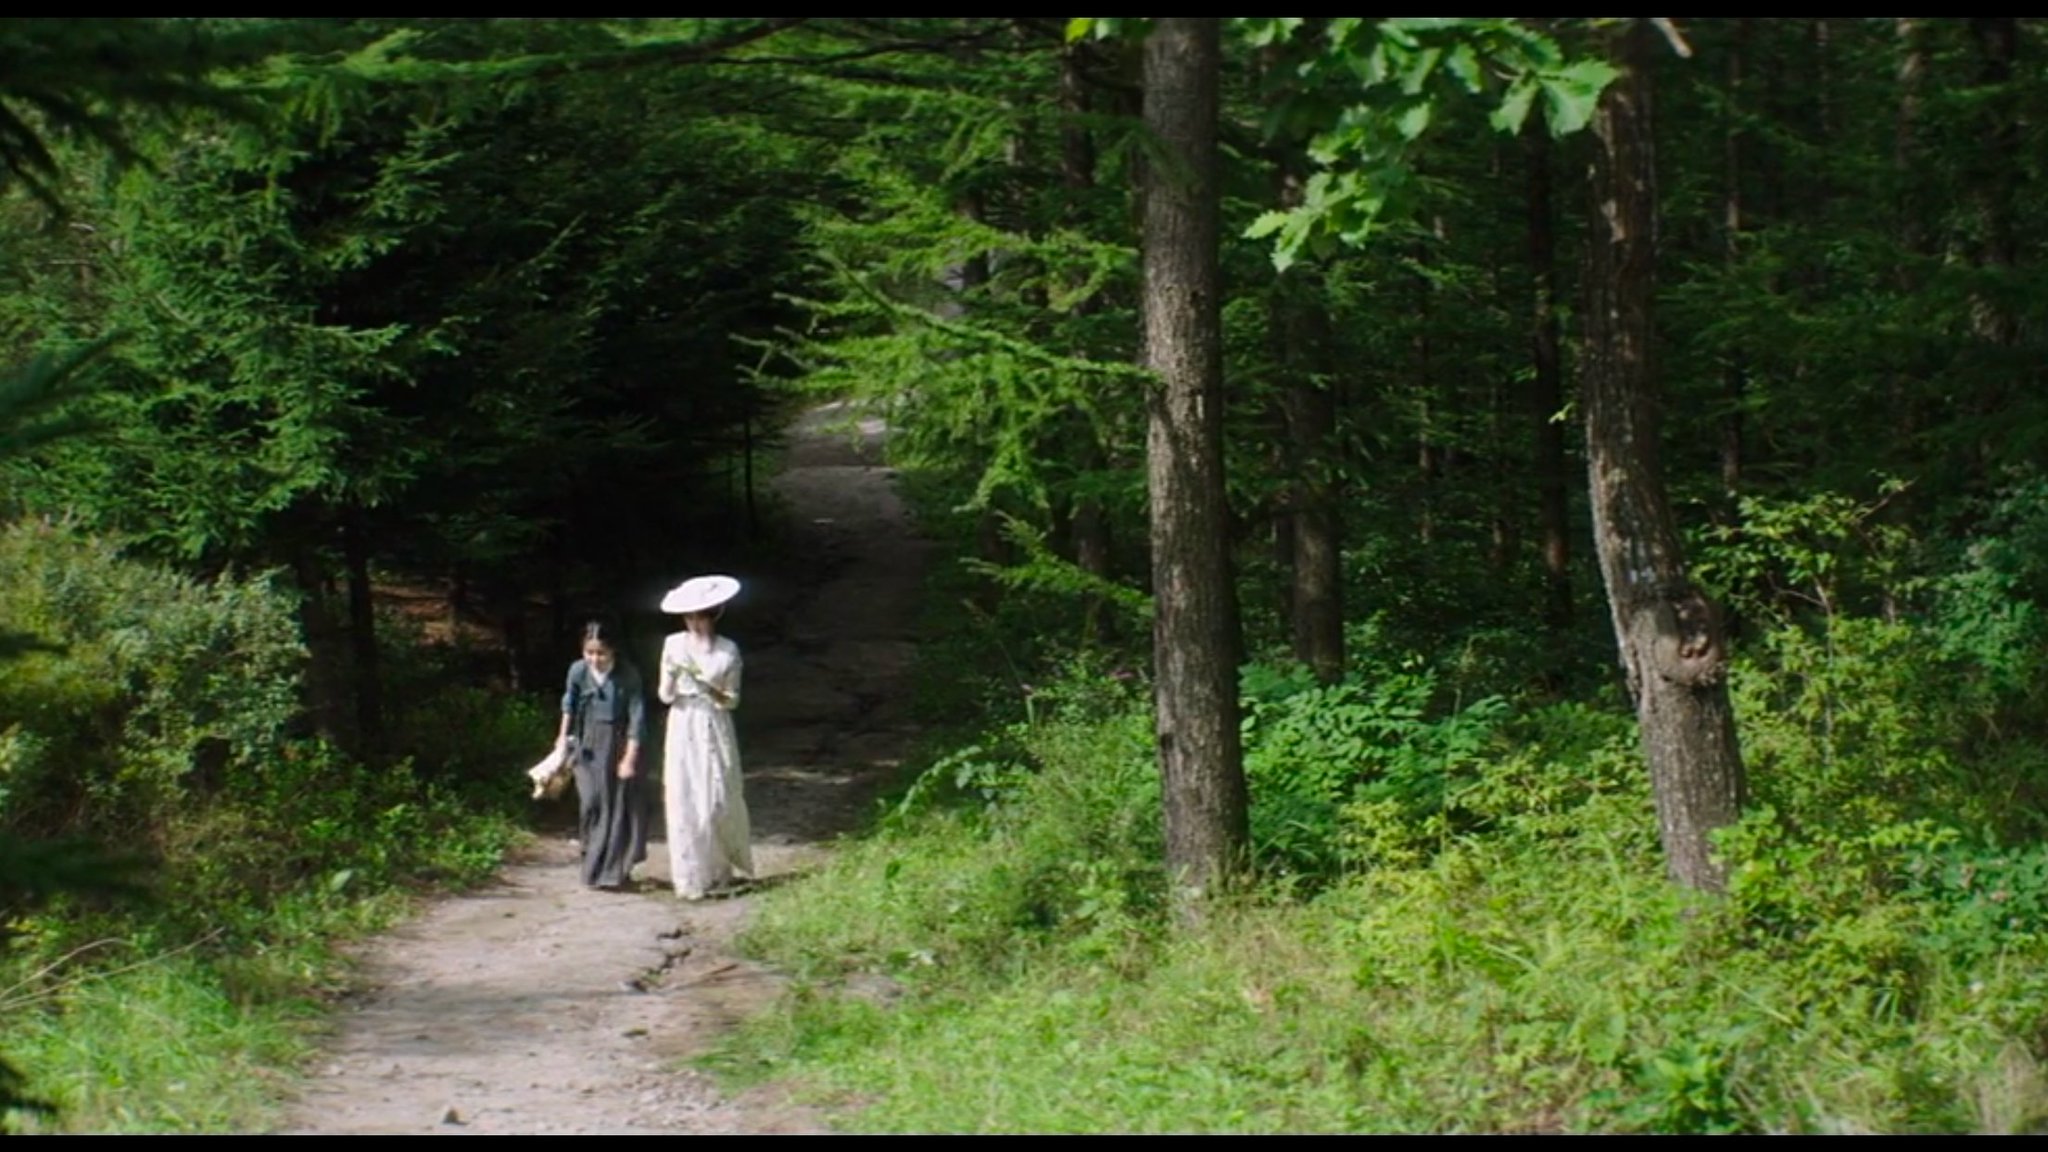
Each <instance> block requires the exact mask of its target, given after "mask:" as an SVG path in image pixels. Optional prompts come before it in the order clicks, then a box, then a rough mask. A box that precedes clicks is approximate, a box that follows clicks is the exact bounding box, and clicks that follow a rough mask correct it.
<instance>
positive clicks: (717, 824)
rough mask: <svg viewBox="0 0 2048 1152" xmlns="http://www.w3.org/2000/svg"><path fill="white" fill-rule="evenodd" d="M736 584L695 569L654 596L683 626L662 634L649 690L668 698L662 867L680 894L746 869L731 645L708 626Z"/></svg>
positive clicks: (736, 658) (701, 891) (736, 663)
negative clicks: (656, 682) (654, 682)
mask: <svg viewBox="0 0 2048 1152" xmlns="http://www.w3.org/2000/svg"><path fill="white" fill-rule="evenodd" d="M739 587H740V585H739V581H737V580H734V579H733V578H732V577H730V576H699V577H697V578H695V579H693V580H686V581H684V582H683V583H682V584H680V585H678V586H677V587H676V588H674V589H673V590H671V591H670V592H669V594H668V595H667V596H665V597H663V598H662V601H661V610H662V611H663V612H667V613H670V614H673V615H679V616H681V617H682V618H683V622H684V625H685V627H684V629H683V630H682V631H681V632H677V633H675V634H673V635H671V636H669V637H667V638H666V639H664V640H663V641H662V645H661V683H660V690H659V693H658V694H659V695H660V697H661V702H662V703H664V704H666V705H668V732H667V737H666V741H665V744H664V747H663V755H662V777H663V779H662V792H663V796H664V799H665V802H666V816H667V824H668V859H669V871H670V875H671V876H673V877H674V883H675V888H676V894H677V895H679V896H681V897H683V898H684V899H686V900H698V899H702V898H703V896H704V895H705V893H707V892H708V891H710V890H711V889H713V888H716V887H718V886H720V885H724V884H728V883H730V882H731V881H732V880H733V879H734V877H735V876H744V877H747V878H749V879H751V878H752V877H753V874H754V860H753V851H752V848H751V846H750V844H749V837H750V830H749V828H748V826H747V801H746V796H745V793H744V790H743V788H742V785H741V779H740V746H739V738H738V737H737V735H735V733H734V732H733V724H732V711H733V709H735V708H737V707H739V705H740V649H739V645H737V644H735V643H733V642H732V641H731V640H729V639H727V638H726V637H724V636H720V635H719V634H718V626H717V622H718V614H719V611H720V605H722V604H724V603H725V602H726V601H728V600H730V599H732V598H733V596H734V595H735V594H737V593H738V592H739Z"/></svg>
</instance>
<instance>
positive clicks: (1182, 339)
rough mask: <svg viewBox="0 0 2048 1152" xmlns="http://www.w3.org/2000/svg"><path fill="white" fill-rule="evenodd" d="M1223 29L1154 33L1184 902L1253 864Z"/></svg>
mask: <svg viewBox="0 0 2048 1152" xmlns="http://www.w3.org/2000/svg"><path fill="white" fill-rule="evenodd" d="M1220 39H1221V37H1220V27H1219V25H1218V23H1217V21H1216V20H1215V19H1214V18H1197V17H1174V18H1163V19H1160V20H1159V21H1158V22H1157V23H1156V24H1155V25H1154V26H1153V30H1152V32H1151V33H1150V34H1149V35H1148V36H1147V37H1146V39H1145V48H1144V60H1145V73H1144V75H1145V83H1144V91H1145V127H1146V129H1147V130H1148V131H1149V133H1150V134H1151V136H1152V138H1153V140H1154V142H1155V144H1156V148H1157V151H1156V153H1155V156H1154V158H1153V159H1152V160H1151V161H1150V162H1149V163H1148V164H1147V166H1146V174H1145V184H1144V188H1145V195H1144V219H1145V226H1144V233H1143V251H1144V323H1145V354H1146V355H1145V358H1146V364H1147V366H1148V367H1150V368H1151V369H1152V370H1153V371H1154V372H1155V373H1157V374H1158V377H1159V379H1158V382H1157V383H1156V384H1155V385H1154V386H1152V387H1151V388H1150V390H1149V391H1148V394H1147V397H1146V413H1147V435H1146V444H1145V448H1146V480H1147V486H1148V490H1149V494H1150V498H1151V519H1152V592H1153V597H1154V603H1155V608H1154V624H1153V657H1154V662H1155V669H1154V676H1155V680H1156V684H1157V687H1156V703H1157V708H1158V717H1157V721H1156V723H1157V731H1158V737H1159V765H1160V772H1161V776H1162V780H1163V791H1164V794H1165V809H1166V813H1165V815H1166V865H1167V870H1168V873H1169V875H1170V876H1171V878H1172V882H1173V886H1174V891H1175V899H1176V903H1177V904H1178V905H1179V907H1180V908H1181V910H1182V912H1183V914H1184V915H1185V914H1194V913H1195V911H1196V909H1197V908H1198V906H1199V902H1200V900H1201V899H1202V897H1203V896H1205V895H1206V894H1208V893H1209V892H1211V891H1213V890H1215V889H1217V888H1219V887H1221V886H1225V885H1227V884H1228V882H1229V881H1230V880H1231V878H1232V877H1233V876H1234V875H1235V874H1236V873H1238V872H1239V871H1240V870H1241V869H1242V867H1243V865H1244V862H1245V861H1244V851H1245V842H1246V835H1247V832H1246V797H1245V783H1244V763H1243V760H1244V757H1243V750H1242V747H1241V745H1240V737H1239V732H1238V697H1237V664H1238V619H1237V594H1236V589H1235V587H1234V586H1233V584H1232V582H1231V572H1230V555H1229V551H1228V545H1227V541H1228V533H1229V527H1230V518H1229V512H1228V509H1227V507H1226V503H1225V491H1224V478H1223V345H1222V311H1221V308H1222V300H1221V295H1220V292H1221V283H1220V280H1221V275H1220V270H1219V267H1218V264H1219V259H1218V244H1219V216H1220V206H1219V187H1218V167H1219V165H1218V158H1217V147H1216V136H1217V116H1218V108H1217V105H1218V89H1219V83H1218V78H1219V72H1220V70H1221V56H1222V53H1221V44H1220Z"/></svg>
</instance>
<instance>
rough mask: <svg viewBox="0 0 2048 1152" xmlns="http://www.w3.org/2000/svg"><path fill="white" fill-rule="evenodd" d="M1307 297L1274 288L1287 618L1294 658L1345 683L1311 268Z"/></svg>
mask: <svg viewBox="0 0 2048 1152" xmlns="http://www.w3.org/2000/svg"><path fill="white" fill-rule="evenodd" d="M1302 184H1303V182H1302V180H1301V176H1300V173H1299V172H1293V171H1288V172H1285V174H1284V175H1283V176H1282V177H1281V181H1280V203H1281V205H1282V206H1283V207H1288V208H1292V207H1295V206H1297V205H1299V204H1300V203H1301V195H1302ZM1295 274H1296V275H1298V276H1299V277H1301V278H1302V280H1304V281H1305V284H1304V287H1305V289H1306V291H1303V292H1298V293H1289V292H1285V291H1282V290H1280V289H1279V288H1278V287H1276V290H1275V291H1274V292H1273V293H1272V296H1271V305H1270V306H1271V308H1272V316H1271V323H1270V327H1271V331H1272V333H1273V338H1274V349H1273V353H1274V355H1273V359H1274V363H1275V364H1277V365H1278V366H1279V368H1280V371H1281V373H1282V376H1283V380H1282V383H1281V386H1280V395H1279V407H1280V424H1281V431H1282V433H1283V435H1282V437H1281V445H1282V453H1281V455H1282V460H1283V464H1284V467H1285V468H1286V476H1287V481H1286V485H1285V492H1286V495H1285V497H1284V500H1285V506H1284V507H1283V508H1282V509H1281V516H1280V519H1281V523H1282V525H1283V528H1284V530H1283V531H1282V532H1281V535H1282V536H1283V537H1284V544H1285V547H1284V551H1282V553H1281V555H1280V560H1281V562H1282V564H1284V565H1285V567H1286V570H1287V572H1288V595H1287V618H1288V630H1289V633H1290V635H1291V637H1292V640H1293V651H1294V658H1295V659H1297V660H1299V661H1301V662H1302V663H1304V664H1306V665H1308V666H1309V667H1310V668H1311V669H1314V671H1315V674H1316V679H1318V680H1320V681H1322V682H1323V683H1325V684H1334V683H1336V682H1337V681H1339V680H1341V679H1343V678H1344V582H1343V550H1342V548H1341V546H1340V531H1341V530H1340V528H1339V523H1338V515H1337V502H1338V497H1337V485H1336V479H1335V477H1336V471H1337V470H1336V467H1335V462H1334V461H1332V460H1331V459H1330V452H1331V446H1332V444H1333V443H1334V442H1335V440H1336V436H1337V405H1336V400H1335V398H1334V397H1333V396H1332V395H1331V391H1330V389H1331V383H1330V376H1331V373H1330V372H1328V371H1327V370H1326V369H1327V368H1328V367H1329V359H1328V356H1329V348H1330V333H1329V331H1328V313H1326V312H1325V311H1324V310H1323V302H1324V300H1325V293H1324V291H1323V282H1322V277H1321V275H1320V274H1319V273H1318V272H1317V271H1316V270H1315V269H1314V268H1312V267H1310V266H1303V267H1302V268H1300V269H1298V270H1297V272H1296V273H1295Z"/></svg>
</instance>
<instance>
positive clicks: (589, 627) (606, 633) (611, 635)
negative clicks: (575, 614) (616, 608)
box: [583, 620, 619, 652]
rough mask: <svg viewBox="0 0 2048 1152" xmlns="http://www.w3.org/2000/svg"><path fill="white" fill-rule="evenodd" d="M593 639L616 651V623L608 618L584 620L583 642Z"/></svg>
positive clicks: (617, 640) (617, 646) (617, 634)
mask: <svg viewBox="0 0 2048 1152" xmlns="http://www.w3.org/2000/svg"><path fill="white" fill-rule="evenodd" d="M593 640H595V641H597V642H598V643H599V644H602V645H604V646H605V647H607V648H610V649H611V650H612V651H614V652H616V651H618V650H619V628H618V625H616V624H613V623H612V622H611V621H609V620H588V621H585V622H584V624H583V643H585V644H588V643H590V642H591V641H593Z"/></svg>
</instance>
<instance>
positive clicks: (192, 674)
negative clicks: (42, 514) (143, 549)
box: [0, 522, 304, 844]
mask: <svg viewBox="0 0 2048 1152" xmlns="http://www.w3.org/2000/svg"><path fill="white" fill-rule="evenodd" d="M0 628H4V629H5V630H7V631H10V632H15V633H20V634H26V635H28V636H32V637H34V638H35V647H34V649H33V650H31V651H28V652H25V653H23V654H21V655H20V656H19V657H18V658H17V659H15V660H14V661H12V662H10V664H9V666H8V669H7V676H6V679H5V682H4V684H0V730H7V729H18V730H19V731H20V732H21V733H22V739H23V740H24V744H23V745H22V747H23V748H24V749H25V748H26V747H27V746H28V745H29V744H30V743H32V744H33V746H34V748H35V751H34V753H33V754H32V755H29V754H24V753H20V752H18V753H17V754H16V755H15V756H13V757H11V758H10V760H11V762H10V763H9V764H8V766H7V774H6V777H5V778H4V779H0V789H4V790H5V807H4V808H0V828H11V829H14V830H17V831H34V832H56V831H104V832H108V833H113V834H118V835H120V836H121V837H122V839H123V840H124V841H125V842H127V843H130V844H133V843H135V841H136V837H137V833H138V832H142V833H143V834H144V835H147V834H148V831H149V830H150V829H155V828H158V827H160V826H161V824H162V822H163V820H164V819H165V818H166V816H167V815H168V814H171V813H175V812H176V811H178V809H179V808H180V807H181V806H183V805H184V804H185V802H186V801H187V799H188V797H189V796H190V795H191V794H193V792H194V791H196V790H207V789H219V788H222V787H225V786H227V785H229V784H230V783H231V782H234V781H240V780H245V779H246V778H247V777H248V776H249V774H251V773H252V772H254V771H256V770H257V769H258V767H259V765H260V764H262V763H263V762H264V761H265V760H266V759H267V758H268V757H269V755H270V749H271V748H272V746H273V745H274V744H275V742H276V741H277V739H278V738H279V737H280V735H281V734H282V733H283V732H284V730H285V728H286V726H287V725H288V724H289V722H290V721H291V720H292V718H293V716H294V715H295V712H296V709H297V706H298V681H297V669H298V666H299V663H300V661H301V660H303V658H304V652H303V649H302V647H301V645H300V643H299V639H298V631H297V623H296V621H295V619H294V617H293V614H292V611H291V606H290V604H289V602H288V601H287V600H286V599H285V598H284V597H283V596H282V595H281V594H280V593H279V592H278V591H277V590H276V589H274V588H273V587H272V586H271V585H270V584H269V583H268V582H267V581H265V580H261V579H256V580H240V579H234V578H226V577H224V578H221V579H218V580H215V581H212V582H210V583H201V582H199V581H196V580H193V579H191V578H189V577H185V576H181V575H179V574H176V573H174V572H171V571H169V570H167V569H162V568H156V567H152V566H149V565H144V564H138V563H133V562H130V561H126V560H123V559H122V558H121V557H120V556H119V555H118V553H117V552H116V550H115V549H114V547H113V546H112V545H110V544H108V543H105V542H103V541H98V540H93V539H90V538H87V537H84V536H81V535H79V534H77V533H74V532H71V531H69V530H68V529H65V528H62V527H59V526H53V525H50V524H45V523H37V522H24V523H18V524H14V525H11V526H9V527H7V528H5V529H4V530H0Z"/></svg>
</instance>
